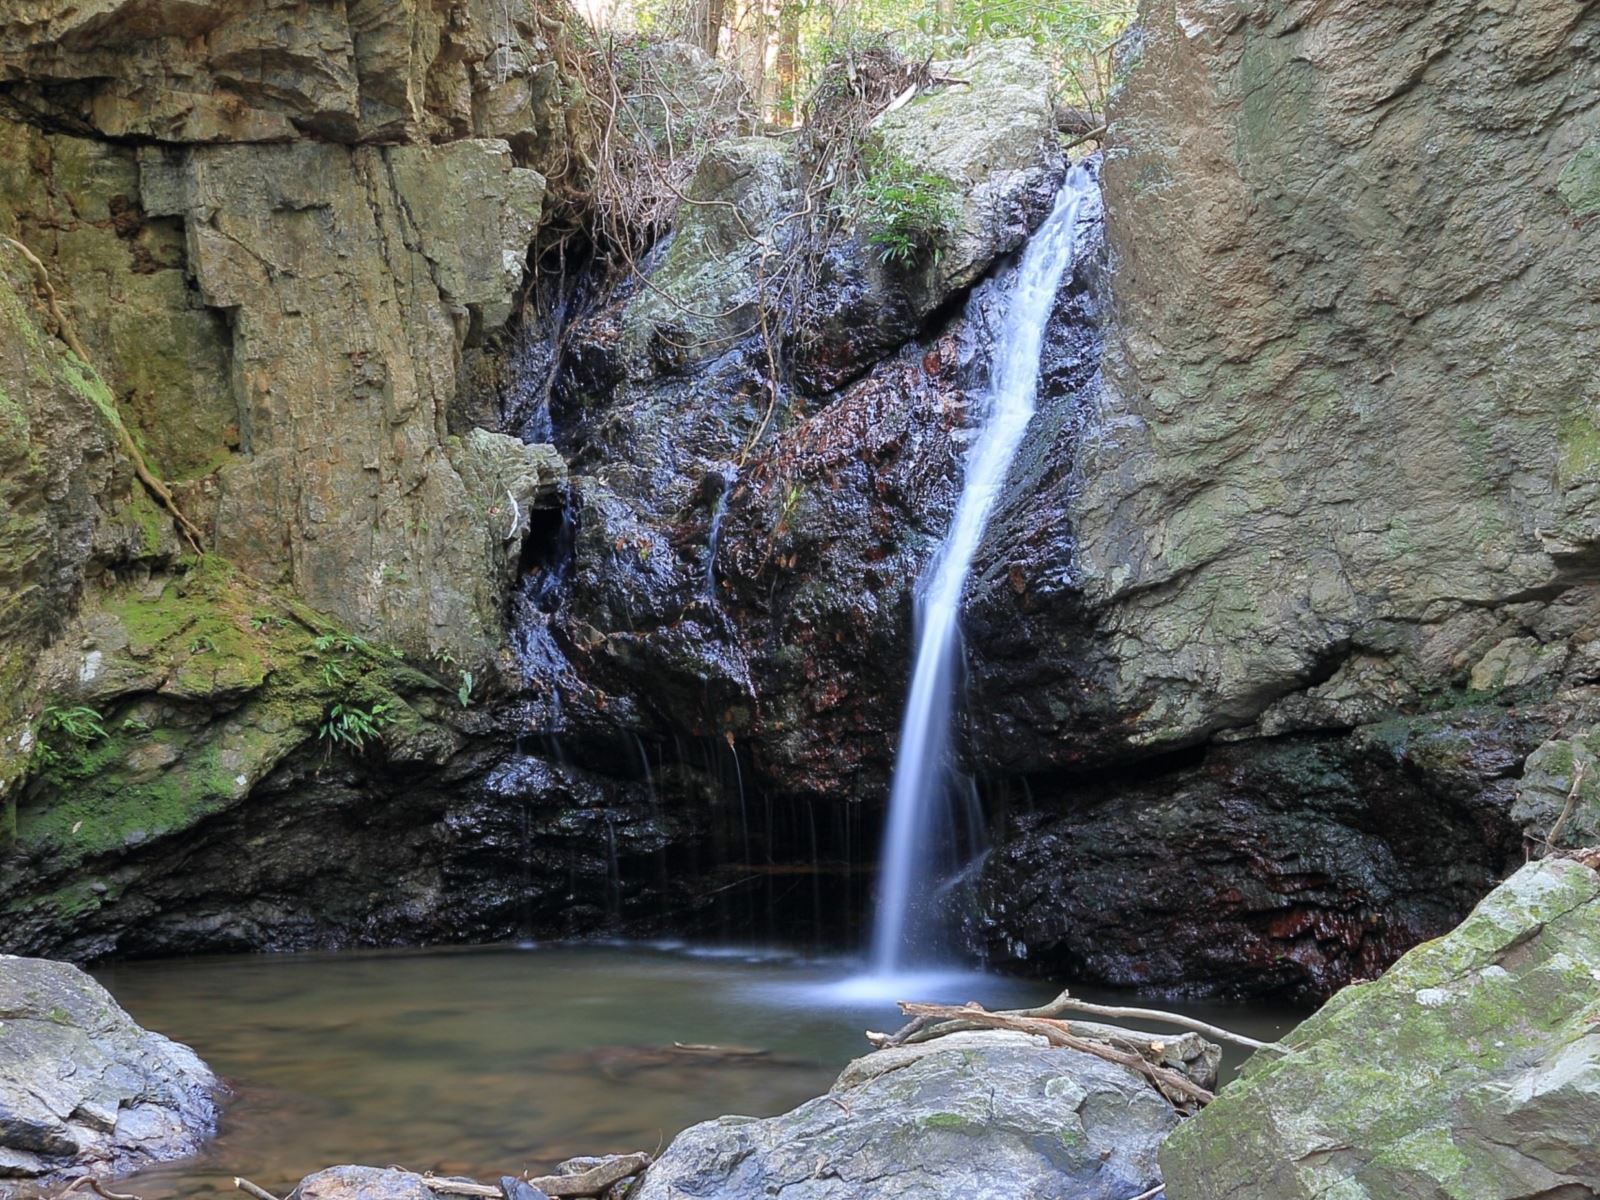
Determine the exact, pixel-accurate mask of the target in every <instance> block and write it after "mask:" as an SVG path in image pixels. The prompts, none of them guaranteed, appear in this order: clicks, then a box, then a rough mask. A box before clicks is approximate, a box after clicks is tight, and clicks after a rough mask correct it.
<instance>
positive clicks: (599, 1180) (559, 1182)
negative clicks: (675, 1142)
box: [528, 1151, 652, 1200]
mask: <svg viewBox="0 0 1600 1200" xmlns="http://www.w3.org/2000/svg"><path fill="white" fill-rule="evenodd" d="M651 1161H652V1160H651V1158H650V1156H649V1155H648V1154H645V1153H643V1152H642V1151H641V1152H640V1153H638V1154H619V1155H617V1156H616V1157H614V1158H608V1159H606V1161H605V1162H603V1163H600V1164H598V1165H596V1166H593V1167H590V1168H589V1169H588V1170H587V1171H583V1172H581V1173H579V1174H577V1175H541V1176H539V1178H537V1179H530V1180H528V1182H529V1183H530V1184H532V1185H533V1186H534V1187H536V1188H538V1189H539V1190H540V1191H542V1192H543V1193H544V1194H545V1195H547V1196H549V1197H551V1200H562V1198H563V1197H567V1196H599V1195H603V1194H604V1193H605V1190H606V1189H607V1188H609V1187H610V1186H611V1185H612V1184H614V1183H621V1182H622V1181H623V1180H624V1179H626V1178H628V1176H630V1175H637V1174H638V1173H639V1172H640V1171H643V1170H644V1169H645V1168H646V1167H648V1166H649V1165H650V1163H651Z"/></svg>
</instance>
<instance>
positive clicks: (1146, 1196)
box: [1133, 1183, 1167, 1200]
mask: <svg viewBox="0 0 1600 1200" xmlns="http://www.w3.org/2000/svg"><path fill="white" fill-rule="evenodd" d="M1166 1189H1167V1185H1166V1184H1164V1183H1158V1184H1156V1185H1155V1187H1153V1188H1151V1189H1150V1190H1149V1191H1148V1192H1140V1193H1139V1194H1138V1195H1137V1196H1135V1197H1133V1200H1155V1198H1156V1197H1157V1196H1159V1195H1161V1193H1162V1192H1164V1191H1166Z"/></svg>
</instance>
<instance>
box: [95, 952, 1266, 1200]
mask: <svg viewBox="0 0 1600 1200" xmlns="http://www.w3.org/2000/svg"><path fill="white" fill-rule="evenodd" d="M847 970H848V967H847V966H846V965H844V964H841V963H838V962H816V961H806V960H800V959H794V958H788V957H784V956H781V955H768V956H762V955H751V954H747V953H744V952H727V953H715V952H704V951H701V952H693V951H687V950H684V949H681V948H665V947H651V946H639V945H629V946H571V945H553V946H537V947H531V948H514V947H494V948H481V949H471V950H454V951H440V952H405V953H366V952H363V953H349V954H326V955H276V956H250V957H223V958H201V959H189V960H181V961H161V962H144V963H124V964H117V965H114V966H109V967H106V968H104V969H101V970H99V971H97V972H96V975H97V976H98V977H99V979H100V980H101V982H103V983H104V984H105V985H106V986H107V987H108V988H110V989H111V991H112V993H113V994H114V995H115V996H116V997H117V999H118V1000H119V1001H120V1002H121V1003H122V1005H123V1006H124V1007H125V1008H126V1009H127V1010H128V1011H129V1012H130V1013H131V1014H132V1015H133V1017H134V1018H135V1019H136V1020H138V1021H139V1022H140V1023H141V1024H144V1025H145V1026H147V1027H149V1028H152V1029H156V1030H158V1031H160V1032H162V1033H165V1034H167V1035H168V1036H170V1037H174V1038H177V1039H178V1040H180V1041H184V1042H187V1043H188V1044H189V1045H191V1046H193V1047H194V1048H195V1049H196V1050H197V1051H198V1052H199V1053H200V1055H201V1057H203V1058H204V1059H205V1060H206V1061H207V1062H209V1063H210V1064H211V1066H212V1067H213V1068H214V1069H215V1070H216V1071H217V1072H218V1074H220V1075H222V1076H223V1077H224V1078H225V1079H226V1080H227V1081H228V1083H229V1084H230V1086H231V1087H232V1089H233V1096H232V1098H231V1100H230V1101H229V1104H228V1107H227V1109H226V1111H225V1114H224V1117H223V1121H222V1129H221V1133H220V1136H219V1137H218V1138H217V1139H216V1141H215V1142H213V1143H212V1145H211V1146H210V1148H209V1149H208V1151H207V1153H206V1154H205V1155H204V1156H203V1157H202V1158H200V1159H198V1160H194V1161H190V1162H185V1163H177V1164H170V1165H167V1166H163V1167H160V1168H156V1169H153V1170H150V1171H146V1172H143V1173H141V1174H140V1175H137V1176H135V1177H133V1179H132V1180H131V1181H129V1183H128V1186H127V1187H126V1188H123V1189H120V1190H127V1191H133V1192H137V1193H138V1194H139V1195H140V1196H142V1197H144V1198H145V1200H163V1198H166V1197H179V1196H192V1195H202V1194H212V1193H215V1192H217V1191H219V1190H222V1191H227V1192H228V1193H229V1194H232V1195H237V1194H238V1193H235V1192H233V1189H232V1182H231V1180H232V1176H234V1175H242V1176H244V1177H246V1178H248V1179H251V1180H253V1181H254V1182H256V1183H258V1184H260V1185H261V1186H263V1187H265V1188H267V1189H268V1190H269V1191H271V1192H273V1193H275V1194H276V1195H279V1196H282V1195H285V1194H287V1192H288V1191H289V1189H290V1188H291V1187H293V1185H294V1184H295V1183H296V1182H297V1181H298V1180H299V1179H300V1178H301V1177H302V1176H304V1175H306V1174H309V1173H310V1172H312V1171H315V1170H318V1169H320V1168H322V1167H325V1166H330V1165H333V1164H336V1163H350V1162H354V1163H366V1164H371V1165H378V1166H387V1165H390V1164H394V1165H398V1166H403V1167H406V1168H409V1169H411V1170H416V1171H427V1170H432V1171H437V1172H448V1173H461V1174H467V1175H473V1176H476V1177H479V1178H482V1179H486V1180H492V1179H494V1178H496V1177H498V1176H499V1175H502V1174H515V1173H518V1172H520V1171H522V1170H523V1169H525V1168H535V1169H547V1168H549V1167H550V1166H553V1165H554V1163H555V1162H557V1161H559V1160H560V1159H562V1158H566V1157H569V1156H572V1155H577V1154H605V1153H619V1152H624V1151H629V1150H648V1151H651V1152H654V1151H656V1150H657V1149H659V1148H660V1147H663V1146H665V1145H666V1143H667V1142H668V1141H669V1140H670V1139H671V1138H672V1136H673V1135H674V1134H675V1133H677V1132H678V1131H679V1130H681V1129H683V1128H684V1127H686V1126H688V1125H691V1124H693V1123H694V1122H696V1121H701V1120H705V1119H706V1118H709V1117H713V1116H717V1115H718V1114H721V1113H730V1112H737V1113H746V1114H751V1115H757V1116H765V1115H770V1114H773V1113H778V1112H782V1111H784V1110H785V1109H788V1108H791V1107H793V1106H794V1105H796V1104H799V1103H800V1102H801V1101H803V1100H806V1099H809V1098H810V1097H812V1096H816V1095H819V1094H821V1093H822V1092H824V1091H826V1090H827V1087H828V1085H829V1084H830V1083H831V1082H832V1081H833V1077H834V1076H835V1075H836V1074H837V1073H838V1071H839V1069H840V1068H841V1067H842V1066H843V1065H844V1064H845V1063H846V1062H848V1061H849V1060H850V1059H851V1058H853V1057H855V1056H857V1055H858V1054H861V1053H863V1052H864V1051H866V1050H867V1049H868V1047H867V1045H866V1042H865V1041H864V1040H863V1038H862V1031H863V1030H866V1029H894V1028H896V1027H897V1026H898V1025H899V1023H900V1018H899V1016H898V1013H897V1010H896V1009H895V1007H894V1005H893V1004H892V1003H891V1002H888V1001H885V1000H879V999H871V998H862V997H861V996H860V995H859V994H858V993H855V992H852V991H850V990H848V989H846V990H844V991H841V989H839V988H838V987H837V986H836V984H837V981H838V980H839V979H840V978H841V976H843V975H844V974H845V973H846V972H847ZM908 986H912V987H915V985H908ZM1055 990H1056V989H1055V988H1054V987H1052V986H1050V985H1048V984H1041V983H1038V982H1032V981H1021V980H1014V979H1002V978H995V977H983V976H966V977H956V978H946V979H943V980H937V981H934V980H930V981H927V982H926V984H925V986H924V987H923V988H922V989H921V990H918V991H916V992H915V994H909V993H908V994H907V995H906V996H905V997H904V998H906V999H929V1000H941V1001H957V1002H959V1001H965V1000H978V1001H980V1002H981V1003H983V1004H985V1005H987V1006H989V1007H991V1008H1002V1007H1019V1006H1024V1005H1030V1004H1036V1003H1040V1002H1042V1001H1044V1000H1046V999H1048V998H1049V997H1050V996H1051V995H1053V994H1054V992H1055ZM1082 994H1083V995H1084V996H1085V997H1087V998H1093V999H1112V1000H1116V999H1121V1000H1123V1001H1124V1002H1126V1001H1127V999H1128V998H1127V997H1126V996H1125V995H1123V996H1118V995H1117V994H1115V993H1109V992H1097V991H1094V990H1091V989H1085V990H1084V991H1083V992H1082ZM1183 1008H1184V1010H1185V1011H1188V1012H1192V1013H1193V1014H1194V1015H1196V1016H1201V1017H1204V1018H1206V1019H1209V1020H1214V1021H1218V1022H1221V1023H1223V1024H1226V1025H1231V1026H1233V1027H1235V1028H1238V1029H1239V1030H1241V1031H1242V1032H1248V1033H1252V1034H1254V1035H1255V1036H1258V1037H1276V1036H1279V1035H1281V1034H1282V1033H1283V1032H1284V1031H1286V1030H1287V1029H1288V1028H1290V1027H1291V1026H1292V1025H1293V1023H1294V1021H1295V1020H1296V1019H1297V1014H1293V1013H1288V1012H1281V1011H1280V1012H1275V1011H1269V1010H1263V1009H1258V1008H1243V1007H1231V1006H1199V1005H1193V1004H1189V1005H1184V1006H1183ZM674 1043H692V1044H714V1045H718V1046H722V1047H742V1048H751V1049H759V1050H761V1051H764V1052H765V1053H764V1054H762V1055H761V1056H759V1057H727V1056H720V1055H704V1056H697V1055H690V1054H684V1053H682V1052H681V1051H675V1050H674V1049H673V1046H674Z"/></svg>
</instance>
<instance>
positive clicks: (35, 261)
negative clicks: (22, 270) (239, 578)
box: [0, 235, 205, 554]
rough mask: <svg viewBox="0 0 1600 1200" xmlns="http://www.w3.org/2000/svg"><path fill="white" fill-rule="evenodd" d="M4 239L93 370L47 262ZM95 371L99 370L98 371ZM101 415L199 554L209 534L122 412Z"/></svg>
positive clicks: (70, 344)
mask: <svg viewBox="0 0 1600 1200" xmlns="http://www.w3.org/2000/svg"><path fill="white" fill-rule="evenodd" d="M0 241H3V242H5V243H6V244H7V245H8V246H10V247H11V248H12V249H14V250H15V251H16V252H17V253H18V254H20V255H22V257H23V258H24V259H26V260H27V263H28V265H29V267H31V268H32V270H33V281H34V287H35V289H36V290H37V291H38V293H39V296H40V298H41V299H42V300H43V301H44V304H45V309H46V310H47V311H48V312H49V314H50V319H51V320H52V321H53V322H55V326H56V336H58V337H59V338H60V339H61V340H62V341H63V342H65V343H66V346H67V349H68V350H70V351H72V353H73V355H74V357H76V358H77V359H78V361H79V362H81V363H82V364H83V365H84V368H85V369H86V370H88V371H91V372H93V371H94V365H93V363H92V362H91V361H90V358H89V351H88V350H87V349H86V348H85V347H84V344H83V341H82V339H81V338H79V337H78V333H77V330H76V329H74V328H73V325H72V322H70V321H68V320H67V314H66V313H64V312H62V311H61V304H60V302H59V301H58V300H57V298H56V289H55V286H54V285H53V284H52V283H51V282H50V272H49V271H48V270H46V269H45V265H44V263H43V262H41V261H40V260H39V256H38V255H36V254H35V253H34V252H33V251H32V250H29V249H28V248H27V247H26V246H24V245H23V244H22V243H21V242H19V241H17V239H16V238H13V237H5V236H4V235H0ZM95 373H96V374H98V372H95ZM97 407H98V406H97ZM101 415H102V416H104V417H105V418H106V422H107V423H108V424H109V425H110V426H111V427H112V429H113V430H114V431H115V432H116V435H117V444H118V446H119V447H120V448H121V450H122V453H123V454H124V455H125V456H126V457H127V459H128V461H129V462H130V463H132V464H133V471H134V474H136V475H137V476H138V477H139V481H140V482H141V483H143V484H144V486H145V488H146V489H148V491H149V492H150V494H151V495H152V496H154V497H155V498H156V500H157V501H158V502H159V503H160V505H161V507H163V508H165V509H166V510H167V512H169V513H170V514H171V515H172V519H173V520H174V521H176V522H177V523H178V528H179V529H180V530H182V531H183V536H184V537H185V538H187V539H188V541H189V545H190V546H191V547H192V548H193V549H194V552H195V553H196V554H199V553H201V552H202V551H201V549H200V542H201V541H202V539H203V538H204V537H205V535H204V534H203V533H201V532H200V527H199V526H197V525H196V524H195V523H194V522H193V521H191V520H189V518H188V517H187V516H185V515H184V512H183V510H182V509H180V508H179V507H178V502H177V501H176V500H174V499H173V498H172V489H171V488H169V487H167V485H166V484H165V483H163V482H162V481H161V479H160V478H159V477H158V476H157V475H156V474H155V472H153V471H151V470H150V467H149V465H148V464H147V463H146V462H145V460H144V454H143V453H142V452H141V451H140V450H139V447H138V445H137V443H135V442H134V440H133V435H132V434H131V433H129V432H128V427H127V426H126V425H124V424H123V423H122V417H121V415H120V414H118V413H117V412H116V410H115V409H113V410H112V411H111V412H108V413H102V414H101Z"/></svg>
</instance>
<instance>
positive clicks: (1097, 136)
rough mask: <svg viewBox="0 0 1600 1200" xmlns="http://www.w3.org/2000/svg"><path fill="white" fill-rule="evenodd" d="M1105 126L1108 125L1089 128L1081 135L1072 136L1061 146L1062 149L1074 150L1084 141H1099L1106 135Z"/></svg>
mask: <svg viewBox="0 0 1600 1200" xmlns="http://www.w3.org/2000/svg"><path fill="white" fill-rule="evenodd" d="M1107 128H1108V126H1105V125H1101V126H1099V127H1098V128H1095V129H1091V130H1090V131H1089V132H1088V133H1086V134H1084V135H1083V136H1081V137H1075V138H1073V139H1072V140H1071V141H1070V142H1068V143H1067V144H1066V145H1064V146H1062V147H1061V149H1062V150H1075V149H1077V148H1078V147H1079V146H1081V145H1083V144H1084V143H1085V142H1098V141H1100V140H1101V139H1102V138H1104V137H1105V136H1106V130H1107Z"/></svg>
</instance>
